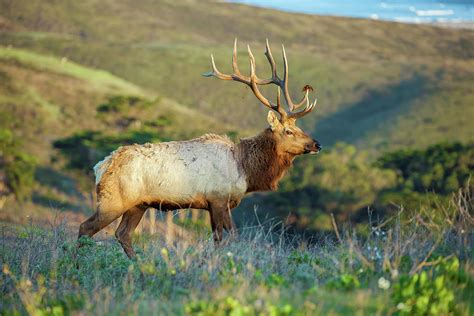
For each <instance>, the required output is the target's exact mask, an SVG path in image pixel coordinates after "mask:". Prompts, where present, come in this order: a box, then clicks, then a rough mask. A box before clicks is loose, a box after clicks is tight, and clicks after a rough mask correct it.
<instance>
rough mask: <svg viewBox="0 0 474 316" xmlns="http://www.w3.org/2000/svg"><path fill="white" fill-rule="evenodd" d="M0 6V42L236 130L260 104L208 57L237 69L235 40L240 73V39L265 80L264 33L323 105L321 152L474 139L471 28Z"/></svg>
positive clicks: (293, 80)
mask: <svg viewBox="0 0 474 316" xmlns="http://www.w3.org/2000/svg"><path fill="white" fill-rule="evenodd" d="M0 3H1V4H0V12H2V13H1V20H0V21H1V23H0V28H1V29H2V32H1V33H0V43H1V44H3V45H12V46H13V47H20V48H24V49H29V50H33V51H36V52H39V53H43V54H53V55H55V56H58V57H63V56H64V57H67V58H68V59H70V60H72V61H75V62H78V63H80V64H83V65H86V66H89V67H93V68H99V69H104V70H107V71H109V72H111V73H113V74H115V75H118V76H120V77H122V78H125V79H126V80H128V81H129V82H132V83H134V84H136V85H138V86H140V87H143V88H145V89H147V90H149V91H156V92H157V93H159V94H160V95H162V96H164V97H167V98H170V99H173V100H175V101H177V102H179V103H181V104H183V105H185V106H187V107H189V108H192V109H197V110H199V111H200V112H201V113H205V114H206V115H208V116H212V117H213V118H216V119H218V120H220V121H222V122H224V123H227V124H232V125H234V126H237V127H238V128H239V129H241V130H242V129H244V130H245V129H247V130H255V129H256V128H260V127H262V126H264V124H265V120H264V117H265V116H264V111H265V110H264V108H263V107H261V106H260V105H258V104H257V102H256V101H255V98H254V97H253V95H252V94H251V93H250V92H249V90H248V89H244V87H242V86H239V84H236V83H224V82H219V81H217V80H211V79H205V78H202V77H201V76H200V74H201V73H203V72H205V71H207V70H208V69H209V67H210V66H209V57H208V56H209V55H210V53H214V55H215V58H216V63H217V64H218V66H219V68H220V69H221V70H222V71H225V72H228V71H229V70H230V64H231V63H230V61H231V49H232V41H233V38H234V37H237V38H239V40H240V46H239V53H240V56H241V57H240V61H241V68H242V70H243V71H246V69H247V67H248V66H247V61H246V58H247V57H246V52H245V50H244V48H245V45H244V44H246V43H250V44H251V45H252V47H253V51H254V54H255V55H256V57H257V65H258V67H259V70H260V72H263V73H266V74H268V67H267V65H266V64H265V62H266V61H265V60H264V57H263V45H264V40H265V38H269V39H270V42H271V44H272V47H273V49H274V54H277V53H278V45H279V44H280V43H284V44H285V46H286V48H287V53H288V56H289V62H290V88H291V90H292V93H293V94H294V95H297V94H298V93H300V89H301V87H302V86H303V85H304V84H307V83H308V84H312V85H313V86H314V87H315V88H316V92H317V95H318V98H319V100H320V102H319V104H320V107H319V109H318V111H317V112H316V113H315V114H313V115H312V116H310V117H308V118H306V119H305V121H304V122H302V124H303V125H304V126H305V127H306V128H308V129H309V130H310V131H312V133H313V134H314V135H315V136H316V137H317V138H318V139H319V140H321V142H322V143H323V144H325V145H331V144H333V143H335V142H336V141H341V140H342V141H346V142H349V143H353V144H356V145H357V146H358V147H362V148H370V149H371V150H372V151H377V152H380V151H384V150H388V149H395V148H401V147H405V146H412V147H423V146H427V145H429V144H432V143H436V142H439V141H445V140H449V141H453V140H461V141H468V140H472V138H473V136H472V135H474V133H473V131H474V130H473V128H472V127H471V125H470V124H468V121H469V118H471V117H474V107H472V103H473V101H474V93H473V89H472V83H473V82H474V71H473V69H474V61H473V60H474V47H473V43H474V31H469V30H452V29H443V28H439V27H431V26H418V25H405V24H399V23H387V22H379V21H369V20H360V19H348V18H332V17H320V16H309V15H302V14H290V13H282V12H278V11H274V10H268V9H257V8H251V7H247V6H245V5H236V4H229V3H220V2H219V3H215V2H207V1H185V2H179V3H176V2H174V1H167V0H161V1H153V2H151V1H128V2H127V1H126V2H120V3H116V2H114V1H105V2H104V1H92V0H91V1H81V2H70V1H65V2H54V3H44V2H40V1H14V2H12V1H0ZM278 59H279V58H278ZM280 66H281V63H280ZM262 69H267V70H263V71H262ZM272 91H273V90H272ZM229 113H232V115H229ZM243 134H246V132H245V131H243Z"/></svg>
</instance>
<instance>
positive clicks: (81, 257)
mask: <svg viewBox="0 0 474 316" xmlns="http://www.w3.org/2000/svg"><path fill="white" fill-rule="evenodd" d="M445 211H446V212H445V216H446V217H445V218H444V219H441V220H440V221H437V222H433V219H432V218H431V216H430V215H429V213H421V214H419V215H418V216H417V217H415V218H412V219H410V220H408V221H403V220H401V219H400V218H399V217H394V218H392V219H391V220H390V221H387V222H385V223H381V222H377V223H371V224H370V225H368V226H367V227H366V231H365V233H362V234H361V233H359V234H358V233H355V232H352V231H351V230H350V229H341V228H338V232H339V234H340V239H337V238H325V239H321V240H320V241H318V242H313V243H309V244H308V243H307V242H304V241H303V240H301V239H299V238H295V237H290V236H288V235H286V234H285V233H284V232H279V231H278V229H275V226H274V227H273V228H272V229H269V228H264V227H263V226H260V227H248V228H244V229H243V230H242V231H241V232H240V233H241V234H240V237H239V238H238V239H237V240H233V239H230V240H226V241H225V243H224V244H223V245H222V246H220V247H217V248H216V247H215V246H214V245H213V243H212V241H211V240H210V238H209V236H208V235H202V236H201V237H200V238H199V239H198V240H195V241H189V242H187V241H184V240H176V241H175V242H172V243H171V244H168V245H166V243H165V242H164V240H163V239H162V238H161V237H160V236H156V235H155V236H147V235H139V236H136V238H135V244H136V245H135V247H136V248H137V250H138V258H137V259H136V260H134V261H130V260H129V259H128V258H127V257H126V256H125V255H124V253H123V251H122V249H121V248H120V246H119V245H118V243H117V242H116V241H113V240H110V239H108V238H107V239H105V240H101V241H100V242H99V243H95V242H94V241H92V240H90V239H87V238H86V239H84V240H83V246H82V247H81V248H77V247H76V243H75V240H74V235H72V234H73V233H74V232H70V231H69V229H67V228H65V227H64V226H58V227H55V228H54V229H48V230H44V229H42V228H39V227H37V226H35V225H29V226H25V227H11V226H10V225H8V226H3V227H2V232H3V233H2V234H1V236H0V238H1V245H2V246H1V247H0V260H1V262H2V265H3V267H2V269H3V272H2V273H0V281H1V282H0V284H1V286H0V293H1V297H2V300H1V302H0V312H1V313H2V315H9V314H14V313H20V314H26V313H28V314H40V313H43V314H54V315H62V314H70V313H78V312H82V313H86V314H99V315H102V314H117V313H119V314H152V315H171V314H172V315H184V314H192V315H256V314H259V315H308V314H311V315H354V314H355V315H367V314H384V315H389V314H393V313H396V314H398V315H428V314H429V315H446V314H448V313H455V314H456V315H470V314H471V313H472V311H473V307H474V306H472V302H473V285H474V283H473V282H474V275H473V267H472V260H473V257H472V251H470V249H471V247H472V242H473V240H472V236H471V235H469V234H466V231H469V230H471V229H472V225H473V219H472V217H471V215H470V213H469V212H471V211H472V200H470V198H469V196H468V195H465V194H460V195H459V196H457V197H456V198H455V200H453V204H451V206H450V207H449V208H447V209H445Z"/></svg>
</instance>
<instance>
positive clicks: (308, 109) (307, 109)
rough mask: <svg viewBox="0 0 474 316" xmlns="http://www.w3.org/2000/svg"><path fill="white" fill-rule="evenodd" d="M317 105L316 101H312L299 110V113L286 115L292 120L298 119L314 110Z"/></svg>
mask: <svg viewBox="0 0 474 316" xmlns="http://www.w3.org/2000/svg"><path fill="white" fill-rule="evenodd" d="M317 103H318V99H314V102H313V103H311V104H309V102H308V103H307V104H306V107H305V108H304V109H303V110H301V111H300V112H296V113H291V114H290V115H288V117H289V118H294V119H298V118H300V117H303V116H305V115H306V114H308V113H310V112H311V111H313V110H314V108H315V107H316V104H317Z"/></svg>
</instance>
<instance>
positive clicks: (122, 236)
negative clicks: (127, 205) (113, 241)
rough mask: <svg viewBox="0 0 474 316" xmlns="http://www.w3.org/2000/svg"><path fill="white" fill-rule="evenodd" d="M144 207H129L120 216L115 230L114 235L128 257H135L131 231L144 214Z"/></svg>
mask: <svg viewBox="0 0 474 316" xmlns="http://www.w3.org/2000/svg"><path fill="white" fill-rule="evenodd" d="M145 212H146V209H143V208H138V207H134V208H131V209H129V210H128V211H127V212H125V214H123V216H122V221H121V222H120V225H119V227H118V228H117V230H116V231H115V237H116V238H117V240H118V241H119V242H120V244H121V245H122V248H123V250H124V251H125V253H126V254H127V256H128V257H129V258H130V259H133V258H134V257H135V251H134V250H133V247H132V233H133V231H134V230H135V228H137V226H138V224H139V223H140V220H141V219H142V217H143V214H145Z"/></svg>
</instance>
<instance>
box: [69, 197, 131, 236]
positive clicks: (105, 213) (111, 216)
mask: <svg viewBox="0 0 474 316" xmlns="http://www.w3.org/2000/svg"><path fill="white" fill-rule="evenodd" d="M122 214H123V211H122V210H121V205H116V204H112V203H101V204H100V205H99V207H97V211H96V212H95V214H94V215H92V216H91V217H89V218H88V219H87V220H85V221H84V222H83V223H82V224H81V226H79V236H78V238H81V237H82V236H89V237H92V236H94V235H95V234H96V233H97V232H99V231H100V230H101V229H103V228H104V227H106V226H107V225H109V224H110V223H112V222H113V221H114V220H116V219H117V218H119V217H120V216H121V215H122Z"/></svg>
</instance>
